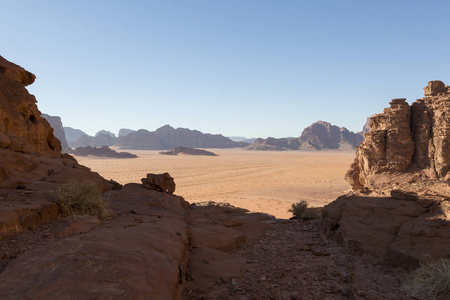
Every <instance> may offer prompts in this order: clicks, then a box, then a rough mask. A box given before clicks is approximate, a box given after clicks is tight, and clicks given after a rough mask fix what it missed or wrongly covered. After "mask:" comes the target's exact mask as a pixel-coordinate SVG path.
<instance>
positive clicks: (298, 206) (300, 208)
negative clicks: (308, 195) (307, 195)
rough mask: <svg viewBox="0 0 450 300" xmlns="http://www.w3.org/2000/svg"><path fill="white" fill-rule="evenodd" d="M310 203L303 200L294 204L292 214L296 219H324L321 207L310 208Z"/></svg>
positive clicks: (289, 210)
mask: <svg viewBox="0 0 450 300" xmlns="http://www.w3.org/2000/svg"><path fill="white" fill-rule="evenodd" d="M308 205H309V204H308V202H306V201H305V200H302V201H300V202H298V203H292V207H291V209H288V212H291V213H292V214H293V215H294V218H296V219H301V220H312V219H319V218H321V217H322V209H321V208H320V207H308Z"/></svg>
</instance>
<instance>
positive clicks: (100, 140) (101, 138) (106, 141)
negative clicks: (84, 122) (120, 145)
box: [69, 133, 117, 148]
mask: <svg viewBox="0 0 450 300" xmlns="http://www.w3.org/2000/svg"><path fill="white" fill-rule="evenodd" d="M116 141H117V138H116V137H113V136H111V135H109V134H105V133H97V134H96V135H95V137H94V136H90V135H87V134H84V135H82V136H80V137H79V138H78V139H77V140H76V141H75V142H71V143H69V146H70V147H71V148H78V147H87V146H91V147H103V146H113V145H114V144H116Z"/></svg>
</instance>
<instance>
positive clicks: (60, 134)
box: [41, 114, 69, 150]
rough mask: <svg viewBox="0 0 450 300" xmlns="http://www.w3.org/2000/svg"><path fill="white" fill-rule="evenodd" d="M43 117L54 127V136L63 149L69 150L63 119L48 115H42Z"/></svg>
mask: <svg viewBox="0 0 450 300" xmlns="http://www.w3.org/2000/svg"><path fill="white" fill-rule="evenodd" d="M41 116H42V117H43V118H44V119H46V120H47V122H48V123H49V124H50V126H52V128H53V130H54V131H53V134H54V135H55V137H56V138H57V139H58V140H59V141H60V142H61V147H62V149H63V150H67V148H69V145H68V144H67V141H66V134H65V132H64V128H63V124H62V122H61V118H60V117H58V116H50V115H47V114H42V115H41Z"/></svg>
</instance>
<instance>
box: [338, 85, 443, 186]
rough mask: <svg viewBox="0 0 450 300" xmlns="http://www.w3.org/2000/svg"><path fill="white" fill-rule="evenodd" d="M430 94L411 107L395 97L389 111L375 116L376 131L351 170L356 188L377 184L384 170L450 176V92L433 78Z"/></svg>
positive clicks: (372, 125)
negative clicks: (449, 116)
mask: <svg viewBox="0 0 450 300" xmlns="http://www.w3.org/2000/svg"><path fill="white" fill-rule="evenodd" d="M424 90H425V97H424V98H422V99H419V100H417V101H416V102H414V103H413V104H412V105H411V106H410V105H409V104H408V103H406V101H405V99H394V100H392V101H391V102H390V105H391V106H390V107H389V108H386V109H385V110H384V112H383V113H380V114H376V115H373V116H372V117H370V131H369V132H368V133H366V135H365V137H364V141H363V143H362V144H361V145H360V146H359V147H358V150H357V152H356V158H355V162H354V163H353V164H352V166H351V168H350V170H349V171H348V172H347V174H346V180H347V181H348V182H349V183H350V184H351V185H352V187H353V188H354V189H360V188H362V187H370V186H373V185H376V181H377V178H378V177H380V176H378V174H381V175H382V176H383V175H384V174H393V173H396V172H405V171H408V172H409V173H411V174H413V173H415V174H417V175H418V176H419V175H420V176H424V177H426V178H432V179H435V178H436V179H439V180H444V181H448V180H450V174H449V171H450V119H449V118H448V114H449V112H450V91H449V87H448V86H445V85H444V84H443V83H442V82H441V81H430V82H429V83H428V86H427V87H425V88H424Z"/></svg>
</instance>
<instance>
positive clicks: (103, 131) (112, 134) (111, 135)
mask: <svg viewBox="0 0 450 300" xmlns="http://www.w3.org/2000/svg"><path fill="white" fill-rule="evenodd" d="M100 134H106V135H109V136H110V137H113V138H116V135H115V134H114V133H112V132H111V131H107V130H100V131H99V132H97V133H96V134H95V136H98V135H100Z"/></svg>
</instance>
